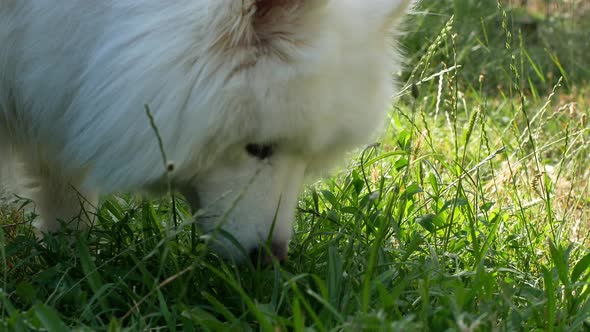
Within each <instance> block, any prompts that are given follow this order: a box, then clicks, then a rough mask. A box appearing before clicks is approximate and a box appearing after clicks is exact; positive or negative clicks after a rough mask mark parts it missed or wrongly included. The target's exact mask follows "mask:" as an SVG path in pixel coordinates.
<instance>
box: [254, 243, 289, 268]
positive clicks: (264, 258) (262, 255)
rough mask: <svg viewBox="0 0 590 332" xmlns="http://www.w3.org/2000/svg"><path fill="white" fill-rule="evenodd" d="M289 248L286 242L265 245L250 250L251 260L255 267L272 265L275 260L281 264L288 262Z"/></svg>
mask: <svg viewBox="0 0 590 332" xmlns="http://www.w3.org/2000/svg"><path fill="white" fill-rule="evenodd" d="M287 254H288V247H287V243H286V242H281V241H276V242H275V241H273V242H272V243H271V244H270V245H268V244H266V243H264V244H262V245H260V246H259V247H258V248H254V249H252V250H250V253H249V255H250V259H251V260H252V263H254V265H258V264H261V265H270V264H271V263H272V260H273V259H276V260H277V261H279V262H280V263H282V262H285V261H286V260H287Z"/></svg>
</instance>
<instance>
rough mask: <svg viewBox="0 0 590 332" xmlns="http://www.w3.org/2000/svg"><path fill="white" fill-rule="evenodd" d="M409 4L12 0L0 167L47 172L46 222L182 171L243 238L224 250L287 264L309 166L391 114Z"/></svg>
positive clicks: (217, 223)
mask: <svg viewBox="0 0 590 332" xmlns="http://www.w3.org/2000/svg"><path fill="white" fill-rule="evenodd" d="M411 2H412V1H411V0H176V1H161V0H101V1H89V0H60V1H56V0H44V1H39V0H3V1H2V2H1V3H0V153H1V155H0V163H3V164H7V163H9V162H11V163H12V162H14V161H15V160H16V161H18V162H19V163H20V164H22V165H24V169H23V170H24V171H25V172H26V175H27V177H29V178H31V179H33V180H34V182H35V186H36V190H35V192H34V193H33V199H34V201H35V202H36V204H37V206H38V208H39V213H40V219H41V221H40V224H39V229H40V230H41V231H42V232H50V231H56V230H57V229H58V228H59V227H60V225H61V223H60V222H59V221H58V220H61V221H64V222H69V221H72V220H76V221H77V220H80V214H81V213H80V212H81V208H82V207H86V208H90V207H94V206H96V205H97V203H98V197H99V194H108V193H115V192H128V191H146V190H147V191H149V190H153V189H154V188H158V187H160V188H162V186H163V184H165V183H167V181H168V179H169V180H170V182H171V183H172V185H173V187H174V188H176V189H177V190H180V191H181V192H183V193H184V194H185V195H186V196H187V198H188V199H189V200H190V201H191V202H192V205H193V206H194V207H197V206H200V207H201V208H203V209H204V211H205V212H204V214H205V215H204V216H203V217H201V218H200V220H199V223H200V225H201V226H202V228H203V230H204V231H206V232H211V231H212V230H215V229H222V230H224V231H225V232H227V233H229V234H231V235H232V236H233V237H234V238H235V240H237V243H239V244H240V246H241V247H242V248H238V247H237V246H235V243H236V242H235V241H232V240H230V239H228V238H227V237H223V236H219V237H218V238H217V240H216V242H215V245H214V247H215V248H216V249H217V250H218V251H220V252H221V253H223V254H224V255H226V256H229V257H232V258H235V259H236V260H240V259H242V258H243V256H244V255H243V253H244V252H246V253H248V252H252V253H256V252H257V250H258V248H259V247H260V246H261V245H263V244H265V243H267V242H266V241H267V239H270V238H272V242H270V245H269V246H268V247H269V248H270V249H271V251H272V255H274V256H276V257H277V258H279V259H284V258H285V257H286V255H287V245H288V241H289V238H290V236H291V228H292V225H291V224H292V220H293V217H294V210H295V206H296V204H297V196H298V192H299V190H300V187H301V185H302V182H303V180H304V177H305V176H306V175H309V174H317V172H318V171H319V170H322V169H325V168H326V167H329V165H330V164H329V162H331V161H332V160H334V159H337V158H338V157H341V156H342V154H343V153H344V152H345V151H347V150H348V149H350V148H352V147H355V146H359V145H361V144H363V143H365V142H367V141H368V140H369V139H370V137H371V136H372V134H373V133H374V132H375V131H376V129H378V127H380V125H381V124H382V122H383V120H384V117H385V113H386V111H387V109H388V107H389V103H390V99H391V96H392V95H393V94H394V93H395V90H394V83H393V82H392V79H391V74H392V73H393V72H394V71H395V70H397V66H398V63H399V61H398V60H397V57H396V54H395V52H394V49H393V46H392V44H393V40H392V39H393V38H392V33H393V32H395V31H396V30H397V26H398V25H399V22H400V20H401V17H402V16H403V15H404V14H405V13H406V11H407V10H408V7H410V5H411ZM146 106H147V107H149V109H150V110H151V114H152V115H153V119H154V124H155V126H156V128H157V131H158V132H159V135H160V136H161V142H162V143H163V151H164V152H165V153H166V156H167V159H168V160H170V161H171V162H173V163H174V170H173V171H172V172H170V173H169V174H167V171H166V167H165V166H164V165H165V163H164V159H163V156H162V153H161V150H160V147H159V141H158V138H157V135H156V130H155V129H154V128H153V127H152V124H151V122H150V119H149V118H148V116H147V114H146ZM81 204H82V206H81ZM82 219H84V218H82ZM221 233H224V232H221ZM264 257H265V258H269V256H264Z"/></svg>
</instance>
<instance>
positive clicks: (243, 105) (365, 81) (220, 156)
mask: <svg viewBox="0 0 590 332" xmlns="http://www.w3.org/2000/svg"><path fill="white" fill-rule="evenodd" d="M214 3H215V4H212V5H211V15H210V18H209V21H208V22H209V23H208V29H209V30H208V31H215V33H214V34H212V36H213V37H212V38H211V39H209V40H208V43H207V45H208V47H207V52H208V53H209V55H208V58H210V59H212V60H211V61H210V62H209V63H208V64H207V65H206V68H208V69H207V70H210V73H209V77H210V81H209V82H208V84H210V87H209V88H210V90H211V91H213V93H212V95H211V96H210V97H209V104H210V105H214V107H215V108H216V111H215V112H212V113H213V115H212V117H211V119H209V129H208V130H209V134H208V140H207V143H206V144H204V146H203V148H202V149H200V151H201V153H200V154H201V155H202V156H207V158H208V159H207V160H206V161H203V163H204V164H207V167H203V168H202V169H204V171H202V172H201V173H200V174H199V175H198V176H197V178H196V179H195V180H194V182H193V184H194V187H195V188H196V191H195V192H194V194H193V195H192V196H193V197H194V199H193V201H196V200H197V199H196V197H197V196H198V201H199V205H200V206H201V207H202V208H203V210H202V212H201V213H199V214H198V215H199V217H198V218H199V220H200V223H201V225H202V228H204V230H205V231H208V232H210V233H211V235H212V236H213V237H214V240H213V243H214V247H215V248H216V249H217V250H218V251H220V252H221V253H223V254H224V255H226V256H229V257H232V258H234V259H236V260H241V259H242V258H243V257H247V256H248V255H257V254H258V253H259V252H260V250H262V254H263V257H266V258H267V259H268V257H270V256H269V255H270V254H272V255H274V256H275V257H277V258H279V259H285V258H286V255H287V245H288V242H289V238H290V236H291V232H292V231H291V228H292V220H293V218H294V210H295V208H296V204H297V196H298V193H299V190H300V189H301V186H302V183H303V181H304V178H305V177H306V175H309V174H317V172H318V171H321V170H323V169H326V167H330V162H331V161H332V160H334V159H338V158H339V157H341V156H342V154H343V153H344V152H346V151H347V150H349V149H350V148H352V147H355V146H359V145H361V144H364V143H366V142H367V141H368V140H369V139H370V137H371V135H372V134H373V133H374V132H375V131H376V129H378V127H379V126H380V124H381V123H382V122H383V119H384V116H385V112H386V111H387V110H388V108H389V106H390V105H389V103H390V100H391V97H392V95H393V94H394V93H395V91H394V82H393V81H392V78H391V77H392V73H393V72H394V71H395V70H397V69H398V68H397V64H398V61H397V58H396V55H395V52H394V51H393V45H394V44H395V43H394V40H393V38H392V32H394V31H395V27H396V26H397V24H398V23H399V21H400V19H401V17H402V16H403V15H404V14H405V13H406V11H407V9H408V7H409V6H410V3H411V1H410V0H362V1H361V0H332V1H328V0H241V1H237V0H216V1H214ZM203 151H204V152H203ZM261 248H262V249H261ZM267 249H268V250H269V251H265V250H267Z"/></svg>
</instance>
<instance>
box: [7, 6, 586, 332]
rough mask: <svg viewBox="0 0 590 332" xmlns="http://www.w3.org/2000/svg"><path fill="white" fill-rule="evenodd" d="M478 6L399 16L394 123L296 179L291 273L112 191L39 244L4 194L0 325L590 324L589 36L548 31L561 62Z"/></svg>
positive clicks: (182, 214)
mask: <svg viewBox="0 0 590 332" xmlns="http://www.w3.org/2000/svg"><path fill="white" fill-rule="evenodd" d="M482 3H483V2H477V1H467V0H464V1H455V3H453V2H451V1H432V2H425V3H424V4H423V6H422V8H421V10H420V11H419V12H418V14H417V15H416V16H415V17H414V18H413V19H412V20H410V23H409V24H408V28H409V30H410V31H414V32H411V33H410V34H409V35H407V36H406V39H405V42H404V45H405V49H406V50H407V53H408V55H409V56H410V58H411V60H410V62H409V63H408V68H409V70H408V72H406V73H404V74H403V75H404V77H405V78H406V79H407V80H408V82H409V83H408V85H407V88H406V89H405V90H404V93H403V94H402V96H401V97H400V98H399V100H398V101H397V103H396V106H395V107H394V108H393V109H392V112H391V117H390V121H389V129H388V130H387V132H386V133H385V134H384V135H383V137H382V139H381V140H380V144H379V145H373V146H370V147H367V148H366V149H364V150H361V151H357V152H355V153H352V154H351V155H350V162H349V163H348V166H347V167H345V168H343V169H342V170H341V171H340V172H339V173H338V174H337V175H336V176H334V177H333V178H331V179H325V180H324V181H322V182H318V183H315V184H313V185H311V186H309V187H307V189H306V190H305V192H304V193H303V194H302V196H301V199H300V203H299V208H298V213H297V223H296V225H295V235H294V238H293V240H292V243H291V247H290V260H289V261H288V262H287V263H286V264H284V265H283V266H279V265H277V264H275V265H273V266H270V267H267V268H260V267H255V266H252V265H246V266H240V267H236V266H234V265H232V264H230V263H228V262H225V261H223V260H221V259H218V258H217V257H215V256H214V255H213V254H212V253H210V252H209V251H208V250H207V248H206V246H205V244H204V243H203V242H200V241H195V238H194V237H192V236H191V221H190V218H189V213H188V211H187V208H186V206H185V204H183V202H182V198H180V197H179V198H178V201H177V203H178V204H176V205H175V207H176V211H172V206H173V205H172V204H171V202H170V199H166V198H164V199H161V200H156V201H154V200H147V199H140V198H137V197H133V196H129V197H128V196H123V197H111V198H109V199H107V200H106V201H105V202H104V203H103V205H102V208H101V210H100V212H99V222H98V224H97V226H96V227H94V228H93V229H92V230H91V231H90V232H89V233H88V234H86V236H80V237H79V239H80V240H79V241H76V242H75V243H72V242H71V241H69V240H68V235H67V234H65V233H64V234H57V235H55V236H53V237H49V238H47V239H46V240H45V242H44V243H43V244H40V243H38V242H37V241H36V240H34V236H33V233H32V230H31V227H30V222H31V220H32V219H33V218H34V217H35V216H34V215H33V214H27V213H24V212H23V209H21V208H22V207H23V205H26V204H30V203H29V202H27V201H26V200H22V199H15V202H12V203H13V204H11V205H10V207H8V206H5V207H4V208H2V209H0V223H1V224H2V228H0V229H1V231H0V260H1V261H2V264H1V265H0V267H1V270H0V276H1V278H2V279H1V281H0V331H4V330H7V331H29V330H48V331H64V330H66V329H67V328H68V327H70V328H72V329H76V330H79V331H86V330H87V331H94V330H108V331H137V330H179V331H250V330H262V331H289V330H293V331H335V330H344V331H360V330H366V331H421V330H424V331H428V330H432V331H447V330H448V331H496V330H498V331H589V330H590V283H589V281H590V247H589V245H590V240H589V239H588V237H589V234H590V232H589V227H590V181H588V178H589V176H590V125H589V121H588V115H589V113H590V102H589V101H590V88H589V87H588V85H587V82H588V77H590V75H589V74H588V72H589V71H590V61H588V60H587V59H588V58H586V60H585V61H584V60H580V58H578V57H577V55H576V54H573V53H575V52H579V51H581V50H584V49H585V47H587V46H588V45H587V40H586V39H587V38H586V39H584V38H579V36H580V35H585V36H588V34H590V29H586V28H585V27H581V26H580V25H583V24H584V23H583V21H580V22H582V23H579V25H577V23H576V24H574V23H572V24H571V29H570V30H567V29H565V28H564V30H562V31H561V32H560V33H561V35H560V36H561V38H559V40H550V42H555V43H558V44H559V45H562V44H567V43H574V45H576V50H575V51H570V50H568V49H562V48H561V46H559V45H554V46H551V45H547V44H544V43H546V41H543V40H541V39H539V38H537V37H539V36H537V37H534V38H531V37H529V36H526V35H524V34H521V33H519V30H518V26H517V25H515V24H514V23H513V22H514V21H515V19H514V18H515V15H521V14H520V13H519V12H512V11H508V12H507V13H506V15H504V12H503V11H504V10H508V8H505V9H498V8H497V7H496V6H495V5H493V4H492V5H491V6H489V5H482ZM469 6H471V7H469ZM433 13H442V14H440V15H434V14H433ZM474 13H476V14H477V15H474ZM452 14H454V15H456V16H454V17H453V16H451V15H452ZM554 15H555V16H554V17H552V18H548V17H541V18H535V19H537V20H538V24H539V26H538V29H539V30H538V31H537V33H538V35H540V36H545V37H546V36H547V35H546V34H545V33H544V32H543V31H546V29H556V28H555V26H558V25H559V26H561V25H560V24H558V23H556V21H559V19H560V17H561V16H560V14H559V13H555V14H554ZM466 16H472V17H475V16H477V17H476V18H475V19H472V20H467V19H465V17H466ZM480 18H481V20H480ZM568 26H570V24H568V25H566V28H567V27H568ZM584 29H585V30H584ZM491 31H493V33H491ZM486 34H487V37H486ZM545 37H544V38H545ZM552 47H553V51H546V50H551V48H552ZM586 54H589V53H586ZM550 73H551V74H550ZM173 214H175V215H176V216H177V217H178V219H179V221H180V222H181V225H180V228H181V230H180V231H174V227H173V226H174V225H173V222H172V215H173Z"/></svg>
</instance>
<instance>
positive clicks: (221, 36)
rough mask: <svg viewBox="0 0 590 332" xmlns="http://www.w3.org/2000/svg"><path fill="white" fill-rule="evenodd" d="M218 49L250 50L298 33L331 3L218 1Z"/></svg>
mask: <svg viewBox="0 0 590 332" xmlns="http://www.w3.org/2000/svg"><path fill="white" fill-rule="evenodd" d="M214 1H219V2H217V3H216V4H215V7H216V8H214V10H212V12H213V13H215V15H213V17H212V19H213V20H214V22H212V25H213V26H215V27H216V28H217V29H218V34H217V37H218V38H217V39H216V40H215V41H214V47H215V48H216V49H225V50H228V49H232V48H235V47H248V46H252V45H257V44H260V42H261V41H263V42H266V41H269V39H272V38H275V37H277V36H283V37H284V36H285V35H286V34H288V33H290V32H292V31H296V29H293V26H294V25H305V19H306V18H307V17H310V16H311V15H313V14H314V13H317V12H320V10H321V8H322V7H324V6H325V5H326V4H327V3H328V2H329V1H330V0H214Z"/></svg>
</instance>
